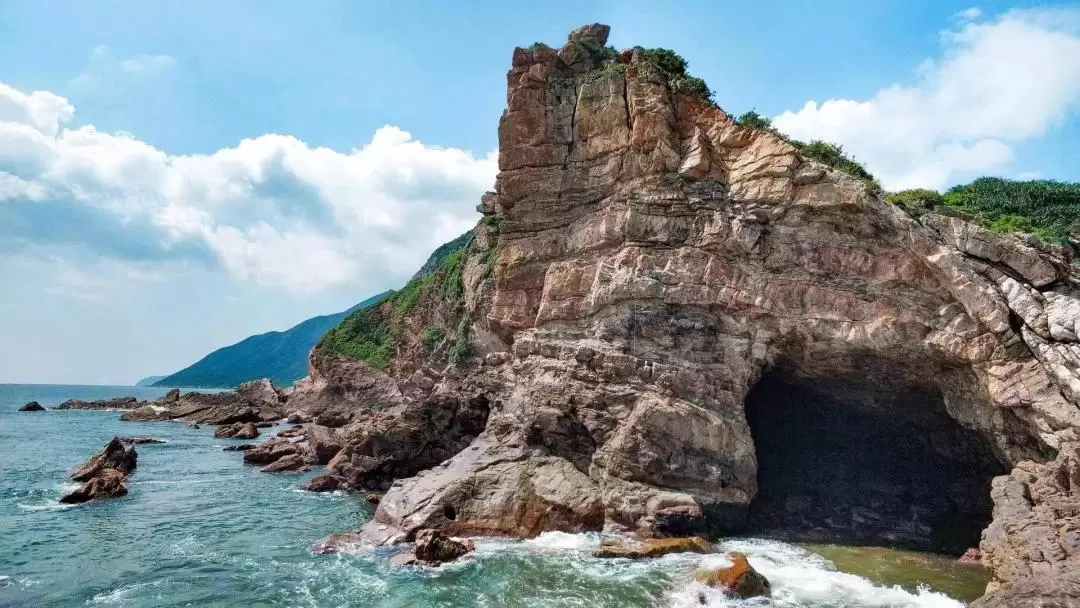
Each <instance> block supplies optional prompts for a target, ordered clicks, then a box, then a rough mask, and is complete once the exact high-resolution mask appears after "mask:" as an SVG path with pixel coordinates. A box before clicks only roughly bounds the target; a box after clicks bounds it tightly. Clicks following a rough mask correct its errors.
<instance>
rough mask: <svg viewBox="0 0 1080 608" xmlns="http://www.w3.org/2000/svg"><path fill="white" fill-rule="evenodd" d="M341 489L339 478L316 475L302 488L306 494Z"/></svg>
mask: <svg viewBox="0 0 1080 608" xmlns="http://www.w3.org/2000/svg"><path fill="white" fill-rule="evenodd" d="M339 488H341V478H340V477H338V476H336V475H316V476H315V477H312V478H311V481H309V482H308V484H307V485H306V486H304V487H302V488H300V489H301V490H304V491H306V492H333V491H334V490H337V489H339Z"/></svg>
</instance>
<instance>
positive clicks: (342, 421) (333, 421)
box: [313, 413, 349, 429]
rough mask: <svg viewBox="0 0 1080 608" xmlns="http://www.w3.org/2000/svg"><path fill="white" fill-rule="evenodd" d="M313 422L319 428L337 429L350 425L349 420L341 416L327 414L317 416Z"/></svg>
mask: <svg viewBox="0 0 1080 608" xmlns="http://www.w3.org/2000/svg"><path fill="white" fill-rule="evenodd" d="M313 422H314V423H315V424H317V425H319V426H328V427H330V428H335V429H336V428H340V427H343V426H345V425H346V424H349V419H348V418H346V417H345V416H343V415H341V414H336V413H327V414H321V415H319V416H316V417H315V419H314V420H313Z"/></svg>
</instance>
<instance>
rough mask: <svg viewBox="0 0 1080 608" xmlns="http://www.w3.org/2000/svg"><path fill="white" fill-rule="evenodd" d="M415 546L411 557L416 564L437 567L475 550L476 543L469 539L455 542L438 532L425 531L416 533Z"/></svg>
mask: <svg viewBox="0 0 1080 608" xmlns="http://www.w3.org/2000/svg"><path fill="white" fill-rule="evenodd" d="M415 542H416V546H415V547H414V548H413V555H414V556H415V559H416V563H418V564H421V565H425V566H437V565H439V564H442V563H445V562H452V561H454V560H455V559H457V558H459V557H461V556H462V555H465V554H466V553H469V552H471V551H475V550H476V543H474V542H473V541H472V540H471V539H464V540H456V539H453V538H450V537H449V536H447V535H446V534H444V533H442V532H441V531H439V530H432V529H425V530H420V531H419V532H417V533H416V541H415Z"/></svg>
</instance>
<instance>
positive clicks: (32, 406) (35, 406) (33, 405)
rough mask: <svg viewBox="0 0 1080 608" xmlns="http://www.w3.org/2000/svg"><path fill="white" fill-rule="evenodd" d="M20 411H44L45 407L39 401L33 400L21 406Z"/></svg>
mask: <svg viewBox="0 0 1080 608" xmlns="http://www.w3.org/2000/svg"><path fill="white" fill-rule="evenodd" d="M19 411H20V412H44V411H45V408H43V407H41V404H40V403H38V402H37V401H31V402H30V403H27V404H26V405H24V406H22V407H20V408H19Z"/></svg>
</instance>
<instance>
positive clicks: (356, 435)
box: [249, 27, 1080, 581]
mask: <svg viewBox="0 0 1080 608" xmlns="http://www.w3.org/2000/svg"><path fill="white" fill-rule="evenodd" d="M606 38H607V28H606V27H590V28H584V29H582V30H579V31H577V32H575V33H574V34H573V35H572V38H571V40H570V41H569V42H568V44H566V45H564V46H563V47H562V48H560V49H554V48H551V47H549V46H547V45H544V44H535V45H533V46H531V47H529V48H519V49H516V50H515V51H514V53H513V59H512V67H511V70H510V72H509V74H508V76H507V82H508V90H507V109H506V111H505V113H504V114H503V116H502V118H501V120H500V123H499V169H500V173H499V176H498V179H497V181H496V185H495V190H494V191H493V192H490V193H488V194H486V195H485V196H484V197H483V198H482V200H481V201H480V205H479V207H478V209H479V210H480V212H481V213H482V214H483V216H484V217H483V220H482V221H481V222H480V223H479V225H478V226H477V227H476V229H475V230H474V234H473V240H472V242H471V244H470V245H469V246H468V248H467V249H466V250H465V252H464V254H463V255H464V258H465V263H464V268H463V270H462V272H461V275H460V280H461V292H462V293H461V296H460V299H459V300H454V301H453V302H451V301H450V300H448V299H447V298H448V296H447V295H446V294H447V293H448V291H453V292H454V293H456V291H455V290H446V289H442V290H435V289H429V290H427V291H424V292H422V294H421V297H420V298H419V301H417V302H416V303H415V304H414V305H412V307H411V308H410V309H409V310H408V311H407V312H406V313H403V316H402V315H401V314H399V315H398V317H401V320H400V323H401V328H402V331H401V332H400V334H399V335H397V337H396V340H397V341H396V343H395V345H394V346H395V350H394V353H395V354H394V357H393V358H392V360H391V361H390V362H389V365H388V367H387V369H386V371H385V372H384V371H380V370H376V369H374V368H372V367H371V366H369V365H368V364H367V363H365V362H364V361H361V360H354V359H349V358H346V357H343V356H336V355H331V354H328V353H327V352H323V351H320V350H319V349H316V351H315V352H313V354H312V356H311V360H310V364H311V375H310V378H309V379H308V380H307V381H305V382H303V383H301V384H300V385H298V386H297V387H296V388H295V390H294V391H293V393H292V394H291V395H290V396H289V407H290V411H293V410H296V411H302V412H304V414H305V415H306V416H312V417H314V418H315V419H316V420H317V421H319V420H324V421H326V426H339V424H338V423H342V424H341V425H340V426H342V428H341V437H342V444H343V447H342V449H341V451H340V452H338V454H337V455H336V456H335V457H334V458H333V459H332V460H331V462H330V464H329V466H330V468H331V470H332V471H333V472H334V473H335V474H338V475H340V476H342V477H343V478H345V479H347V480H349V482H350V483H352V484H355V485H356V486H357V487H380V488H381V487H388V488H389V489H388V490H387V492H386V495H385V497H384V498H383V499H382V501H381V503H380V504H379V507H378V509H377V511H376V514H375V517H374V519H373V521H372V522H370V523H369V524H368V525H367V526H366V527H365V530H364V535H365V536H366V537H367V538H368V539H369V540H371V541H373V542H376V543H380V542H395V541H401V540H408V539H411V538H413V537H414V536H415V534H416V533H417V531H418V530H421V529H424V528H434V529H440V530H443V531H445V532H446V533H448V534H507V535H519V536H529V535H535V534H538V533H540V532H543V531H545V530H567V531H582V530H601V529H604V530H608V531H612V532H628V533H635V534H639V535H643V536H685V535H690V534H695V533H699V532H700V531H703V530H706V529H708V530H716V531H725V530H736V531H740V530H746V529H747V526H748V519H747V518H748V513H749V512H750V511H751V505H752V503H754V502H755V501H761V500H767V499H768V498H769V496H767V495H763V493H762V492H761V491H760V488H759V485H758V477H759V474H760V472H761V471H760V470H759V462H763V461H764V459H762V458H759V456H760V455H759V454H758V448H759V446H758V445H757V442H755V433H754V432H752V430H753V431H755V432H756V431H758V430H761V429H751V422H750V421H749V420H748V418H747V412H746V401H747V397H748V396H749V395H750V393H751V391H752V390H753V389H754V388H755V386H757V385H758V384H759V382H760V381H761V380H762V379H763V378H772V379H777V380H779V381H781V382H782V383H787V384H790V385H796V386H808V385H809V386H832V387H840V388H839V389H838V390H840V393H838V394H837V395H836V397H837V398H838V399H839V398H842V399H843V400H844V403H845V406H844V407H845V408H847V411H850V412H855V413H856V414H858V415H859V416H860V417H862V416H864V415H865V416H866V417H867V418H866V419H867V420H869V419H874V420H881V421H883V424H884V425H885V426H882V425H880V424H866V425H865V428H866V429H869V435H868V436H866V437H852V438H848V439H852V440H858V441H863V442H865V445H867V446H873V445H877V446H881V447H879V448H877V450H878V451H877V452H876V453H874V454H872V455H873V456H874V457H875V458H882V459H888V458H894V459H895V458H898V457H900V454H899V453H898V452H890V451H889V449H888V446H889V445H890V443H889V442H888V441H876V442H875V439H876V438H877V439H880V437H876V435H875V431H876V430H877V429H881V428H890V425H896V426H899V425H909V426H910V427H911V429H910V430H913V434H914V435H915V436H917V437H921V438H922V439H920V440H919V441H920V446H919V450H920V451H919V452H918V454H933V455H934V457H935V458H936V459H940V460H933V462H944V463H946V464H947V465H948V466H943V467H941V468H940V469H938V468H934V467H929V466H926V467H924V468H923V470H912V471H910V472H911V475H910V477H909V478H910V482H909V481H903V482H902V483H890V481H891V480H888V479H885V480H882V483H878V484H876V485H874V486H873V487H872V488H871V490H872V496H873V497H874V499H873V500H872V501H868V504H866V505H860V506H861V507H865V510H859V511H856V510H854V509H845V510H842V511H841V512H839V513H838V515H839V516H840V518H841V519H842V521H840V522H839V523H835V522H830V521H828V520H826V521H818V520H807V521H811V523H813V524H814V525H821V526H825V527H826V528H827V529H826V530H825V531H826V532H828V533H842V534H847V535H855V536H856V540H867V539H881V538H885V539H888V538H889V537H888V536H887V535H888V534H892V531H893V530H896V529H899V528H903V529H904V535H905V536H904V542H905V543H906V544H910V545H912V546H922V547H927V548H931V547H936V546H938V544H937V543H938V542H939V541H938V538H937V534H938V532H939V531H941V530H942V529H946V528H948V521H949V520H948V517H949V516H950V514H953V515H955V514H956V513H957V512H958V511H956V509H954V508H953V507H956V506H957V505H962V504H965V503H967V502H969V501H968V500H967V499H968V498H972V501H971V502H974V501H975V500H977V497H976V496H973V494H972V492H973V491H974V492H976V493H982V495H985V484H986V480H988V479H989V477H990V476H992V475H995V474H998V473H1001V472H1004V471H1007V470H1008V469H1010V468H1011V467H1012V466H1014V465H1016V464H1017V463H1019V462H1022V461H1027V460H1031V461H1034V462H1045V461H1047V460H1048V459H1052V458H1053V457H1054V455H1055V454H1056V453H1057V452H1058V450H1059V449H1060V448H1061V447H1062V446H1063V445H1064V444H1065V443H1067V442H1069V441H1070V440H1073V439H1074V438H1075V437H1076V429H1078V428H1080V409H1078V408H1077V403H1078V402H1080V371H1078V370H1080V342H1078V337H1077V330H1078V327H1077V321H1076V315H1075V314H1074V313H1075V311H1076V310H1078V306H1080V275H1078V274H1077V271H1076V266H1075V265H1073V264H1072V255H1073V253H1072V251H1071V250H1070V249H1068V248H1059V247H1052V246H1046V245H1040V246H1038V247H1036V246H1033V245H1032V243H1031V242H1028V241H1026V240H1024V239H1021V238H1018V237H1014V236H1008V235H999V234H994V233H991V232H989V231H987V230H985V229H983V228H981V227H979V226H977V225H975V224H973V223H970V222H967V221H965V220H964V219H962V218H958V217H946V216H942V215H935V214H933V213H927V214H925V215H921V216H918V217H915V216H911V215H908V214H907V213H906V212H905V211H904V210H903V209H900V208H897V207H893V206H890V205H887V204H885V203H884V202H883V201H882V200H881V199H880V197H879V196H878V195H877V194H876V193H875V192H872V191H870V190H868V188H867V187H866V185H864V184H863V183H862V182H860V181H858V180H857V179H855V178H852V177H850V176H848V175H847V174H844V173H841V172H839V171H836V170H834V169H831V168H829V167H827V166H825V165H822V164H820V163H817V162H815V161H813V160H810V159H808V158H805V157H803V156H801V155H800V154H799V153H798V152H797V151H796V150H795V149H794V148H793V147H792V146H791V145H790V144H788V143H787V142H786V141H784V140H783V139H781V138H780V137H777V136H776V135H775V134H773V133H770V132H767V131H761V130H754V129H750V128H746V127H744V126H741V125H739V124H736V123H735V121H734V120H732V118H731V117H730V116H728V115H727V114H725V113H724V112H723V111H722V110H721V109H720V108H718V107H716V106H714V105H712V104H710V103H708V102H707V101H704V100H702V99H699V98H697V97H694V96H691V95H688V94H686V93H683V92H680V91H679V90H675V89H673V88H672V86H671V83H670V82H667V81H666V79H665V78H664V77H663V75H662V74H660V73H659V72H658V71H657V70H656V69H655V67H654V66H653V65H652V64H650V63H649V61H648V60H647V57H646V56H645V55H644V53H642V52H641V51H626V52H622V53H617V54H615V55H610V54H608V53H607V52H606V51H604V49H605V47H606V44H607V39H606ZM455 297H456V296H455ZM394 305H395V304H394V302H392V301H388V302H386V303H384V304H383V305H381V306H380V307H377V308H376V309H373V310H375V311H376V313H372V314H375V315H376V316H374V317H372V318H373V319H389V318H393V315H392V313H393V312H394V309H393V308H392V307H393V306H394ZM363 314H367V313H363ZM431 327H434V328H436V329H440V328H441V329H442V330H443V333H445V334H446V335H451V334H453V335H454V336H455V340H456V341H457V342H456V343H455V346H456V347H458V348H457V350H455V351H454V353H451V352H449V351H450V350H451V349H449V348H447V347H446V345H445V344H439V343H435V344H428V343H426V342H425V339H424V336H425V334H426V333H427V329H429V328H431ZM462 343H464V346H467V347H468V348H462ZM452 355H453V356H452ZM891 394H903V395H914V396H915V397H913V398H910V399H909V398H904V399H891V398H887V397H888V395H891ZM795 405H797V404H795ZM805 405H806V407H808V408H812V407H814V406H815V401H814V399H808V400H807V401H806V402H805ZM834 411H835V410H834ZM871 414H872V416H871ZM763 420H764V422H763V424H765V425H766V426H768V425H769V424H774V423H775V421H773V422H770V421H769V420H768V419H767V418H766V419H763ZM330 422H333V424H330ZM320 424H321V423H320ZM822 429H823V430H822V432H834V431H836V429H831V428H830V427H829V426H828V425H823V427H822ZM764 430H765V431H768V430H769V429H764ZM767 435H768V433H766V436H767ZM956 438H959V440H958V441H953V440H952V439H956ZM841 439H844V438H841ZM866 449H867V450H869V449H871V448H869V447H867V448H866ZM249 454H250V453H249ZM809 456H819V454H817V455H816V454H809ZM810 461H811V462H820V463H824V464H821V465H819V466H829V463H830V462H831V461H829V460H828V459H827V458H820V459H815V458H811V459H810ZM916 462H919V461H916ZM884 464H885V465H887V464H888V462H885V463H884ZM931 468H933V470H930V469H931ZM882 469H883V470H887V469H888V467H887V466H883V467H882ZM1019 470H1020V471H1021V472H1023V469H1019ZM972 471H974V472H972ZM1025 474H1030V475H1032V476H1034V477H1035V478H1042V477H1045V476H1046V475H1048V474H1049V473H1048V472H1047V471H1046V470H1043V469H1038V470H1033V472H1029V473H1025ZM935 475H936V477H934V476H935ZM957 476H959V477H962V478H958V477H957ZM972 478H978V479H979V480H981V481H980V482H979V483H977V484H972V483H970V482H971V479H972ZM780 481H783V480H780ZM928 481H929V483H928ZM1032 483H1034V482H1032ZM769 488H770V489H768V490H767V491H766V493H765V494H768V493H771V492H772V491H773V488H774V486H769ZM923 488H928V490H925V491H924V490H923ZM943 488H947V489H948V491H944V490H943V491H942V492H941V495H940V496H938V497H935V496H933V493H934V492H936V491H937V489H943ZM972 488H974V490H972ZM980 488H983V489H980ZM795 489H796V490H798V492H792V493H791V495H790V496H789V498H791V499H792V501H791V502H790V505H788V504H785V505H783V510H784V513H782V514H781V515H785V517H786V513H787V512H788V508H789V506H790V509H791V511H790V513H791V514H792V515H793V516H794V517H795V519H789V518H785V519H783V520H782V521H781V522H780V524H781V525H785V524H788V523H790V522H792V521H799V520H798V519H797V518H798V517H803V515H804V511H803V510H802V508H803V506H805V505H806V504H810V505H811V506H813V505H814V502H813V501H814V500H815V498H814V496H811V495H809V494H805V493H804V492H803V490H805V488H795ZM811 489H813V488H811ZM926 492H929V493H930V494H929V495H926ZM849 495H852V491H851V490H850V489H843V490H842V491H838V492H837V493H836V494H834V496H849ZM916 495H918V496H920V498H918V500H916V498H913V497H915V496H916ZM803 496H808V497H809V498H808V500H809V501H810V502H809V503H807V502H806V500H807V499H804V498H803ZM939 499H940V500H939ZM886 500H888V501H889V503H888V504H891V507H895V509H893V510H890V511H888V512H887V513H886V512H885V511H884V508H883V507H882V505H883V504H886V503H885V502H883V501H886ZM941 500H944V503H945V504H944V505H941V504H940V502H941ZM786 502H787V501H785V503H786ZM983 503H985V504H984V506H982V507H980V508H981V509H982V510H981V511H977V512H972V513H971V514H970V515H971V517H974V518H975V519H974V520H973V521H975V522H976V525H975V527H974V529H977V527H978V526H979V525H982V524H984V523H986V522H987V521H988V520H989V515H990V513H989V504H988V503H986V501H985V500H983ZM767 506H771V505H767ZM924 507H927V508H929V509H930V510H929V512H928V511H927V509H926V508H924ZM928 513H929V515H928ZM883 516H887V517H883ZM965 516H966V515H965ZM971 517H969V519H971ZM981 518H984V519H981ZM879 519H880V520H881V521H880V522H879V521H878V520H879ZM1003 521H1004V520H1003ZM834 524H835V525H834ZM841 524H842V525H841ZM1017 533H1019V531H1018V530H1013V529H1005V530H1004V531H1003V534H1004V535H1005V537H1008V538H1012V536H1014V535H1015V534H1017ZM860 534H863V535H864V536H862V537H859V536H858V535H860ZM1055 534H1056V532H1055ZM1062 538H1065V537H1062ZM974 540H975V539H973V538H962V539H956V540H955V543H956V545H955V546H959V547H961V548H960V549H959V551H962V550H963V548H966V547H967V546H971V544H973V543H974ZM881 542H888V541H887V540H885V541H881ZM950 546H953V545H950ZM984 549H985V550H987V552H988V554H989V555H990V556H993V555H995V553H994V551H993V550H989V549H986V548H985V547H984ZM1023 559H1027V560H1028V561H1031V560H1032V558H1031V557H1030V556H1029V557H1027V558H1023ZM1023 559H1022V560H1021V561H1023ZM1036 561H1037V560H1036ZM1048 574H1052V575H1053V576H1058V575H1059V574H1060V572H1058V571H1053V572H1050V573H1048ZM1001 580H1003V581H1004V580H1006V579H1004V578H1002V579H1001Z"/></svg>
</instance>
